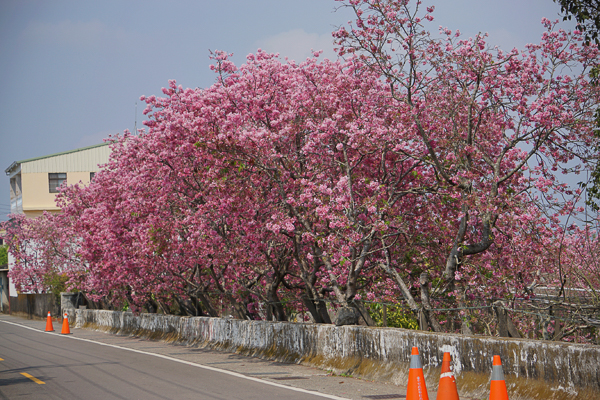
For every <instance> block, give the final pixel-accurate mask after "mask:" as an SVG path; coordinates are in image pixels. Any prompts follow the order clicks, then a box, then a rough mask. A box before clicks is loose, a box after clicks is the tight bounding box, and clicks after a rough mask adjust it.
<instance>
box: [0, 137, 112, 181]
mask: <svg viewBox="0 0 600 400" xmlns="http://www.w3.org/2000/svg"><path fill="white" fill-rule="evenodd" d="M110 144H112V142H104V143H100V144H95V145H93V146H87V147H81V148H79V149H75V150H69V151H63V152H60V153H54V154H48V155H47V156H41V157H34V158H28V159H26V160H21V161H15V162H13V163H12V164H10V166H9V167H8V168H6V170H5V171H4V172H6V174H7V175H8V174H9V173H10V171H11V170H12V169H13V168H14V167H16V166H17V165H19V164H23V163H27V162H31V161H37V160H43V159H44V158H50V157H56V156H62V155H65V154H71V153H77V152H79V151H83V150H89V149H94V148H96V147H102V146H108V145H110Z"/></svg>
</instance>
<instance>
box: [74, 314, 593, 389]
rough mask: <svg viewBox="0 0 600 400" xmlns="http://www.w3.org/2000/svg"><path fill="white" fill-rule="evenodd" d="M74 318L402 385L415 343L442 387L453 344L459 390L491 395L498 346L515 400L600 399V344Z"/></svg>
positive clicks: (150, 317) (170, 319)
mask: <svg viewBox="0 0 600 400" xmlns="http://www.w3.org/2000/svg"><path fill="white" fill-rule="evenodd" d="M76 326H77V327H82V328H91V329H100V330H106V331H110V332H112V333H117V334H124V335H136V336H143V337H148V338H151V339H161V340H167V341H177V342H182V343H185V344H188V345H197V346H202V347H211V348H216V349H223V350H227V351H234V352H238V353H242V354H246V355H251V356H258V357H262V358H268V359H273V360H278V361H286V362H296V363H304V364H308V365H312V366H316V367H320V368H323V369H328V370H333V371H334V372H336V373H346V374H350V375H353V376H360V377H363V378H366V379H372V380H384V381H391V382H393V383H396V384H400V385H405V384H406V382H407V379H408V365H409V360H410V352H411V347H412V346H417V347H418V348H419V351H420V353H421V357H422V360H423V365H424V372H425V377H426V380H427V385H428V386H429V387H437V384H438V381H439V373H440V368H439V367H440V365H441V362H442V356H443V352H444V351H448V352H450V353H451V354H452V358H453V368H454V372H455V376H456V379H457V383H458V387H459V393H460V394H461V395H469V396H472V397H477V398H484V397H485V398H487V395H488V393H489V377H490V372H491V366H492V357H493V355H495V354H498V355H500V356H501V357H502V362H503V367H504V373H505V376H506V382H507V386H508V388H509V396H510V398H511V400H519V399H557V400H558V399H600V346H592V345H577V344H567V343H556V342H545V341H537V340H525V339H505V338H491V337H482V336H464V335H453V334H434V333H429V332H422V331H413V330H405V329H397V328H370V327H363V326H342V327H336V326H333V325H325V324H298V323H287V322H285V323H284V322H266V321H243V320H234V319H220V318H206V317H193V318H191V317H178V316H173V315H160V314H140V315H133V314H132V313H122V312H118V311H105V310H76Z"/></svg>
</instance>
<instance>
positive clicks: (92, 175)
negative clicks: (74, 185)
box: [90, 172, 96, 182]
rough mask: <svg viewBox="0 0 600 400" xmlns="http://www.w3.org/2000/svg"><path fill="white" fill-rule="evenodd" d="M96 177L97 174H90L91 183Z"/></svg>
mask: <svg viewBox="0 0 600 400" xmlns="http://www.w3.org/2000/svg"><path fill="white" fill-rule="evenodd" d="M94 176H96V173H95V172H90V182H91V181H93V180H94Z"/></svg>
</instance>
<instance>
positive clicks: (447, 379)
mask: <svg viewBox="0 0 600 400" xmlns="http://www.w3.org/2000/svg"><path fill="white" fill-rule="evenodd" d="M451 360H452V358H451V357H450V353H444V359H443V360H442V375H440V384H439V386H438V391H437V397H436V400H459V398H458V389H457V388H456V380H455V379H454V374H453V373H452V370H451V369H450V361H451Z"/></svg>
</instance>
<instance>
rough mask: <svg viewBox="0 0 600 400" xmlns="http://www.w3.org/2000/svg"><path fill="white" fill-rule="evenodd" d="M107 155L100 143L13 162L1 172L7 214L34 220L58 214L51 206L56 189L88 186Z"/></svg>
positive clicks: (53, 202)
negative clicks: (6, 181)
mask: <svg viewBox="0 0 600 400" xmlns="http://www.w3.org/2000/svg"><path fill="white" fill-rule="evenodd" d="M109 155H110V147H109V146H108V143H103V144H99V145H95V146H90V147H84V148H81V149H76V150H71V151H65V152H63V153H57V154H51V155H48V156H43V157H37V158H30V159H28V160H22V161H15V162H13V163H12V164H11V165H10V167H8V168H7V169H6V171H5V172H6V175H8V176H9V177H10V211H11V213H13V214H25V215H26V216H27V217H29V218H35V217H37V216H40V215H42V213H43V212H44V211H50V212H57V211H60V210H59V208H58V207H57V206H56V204H55V197H56V193H58V189H57V188H58V187H59V186H60V185H61V184H62V183H63V182H64V181H66V182H67V184H69V185H72V184H75V183H79V182H82V183H84V184H87V183H89V182H90V180H91V179H92V177H93V175H94V173H96V172H97V171H99V170H100V167H99V165H102V164H106V163H107V162H108V157H109Z"/></svg>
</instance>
